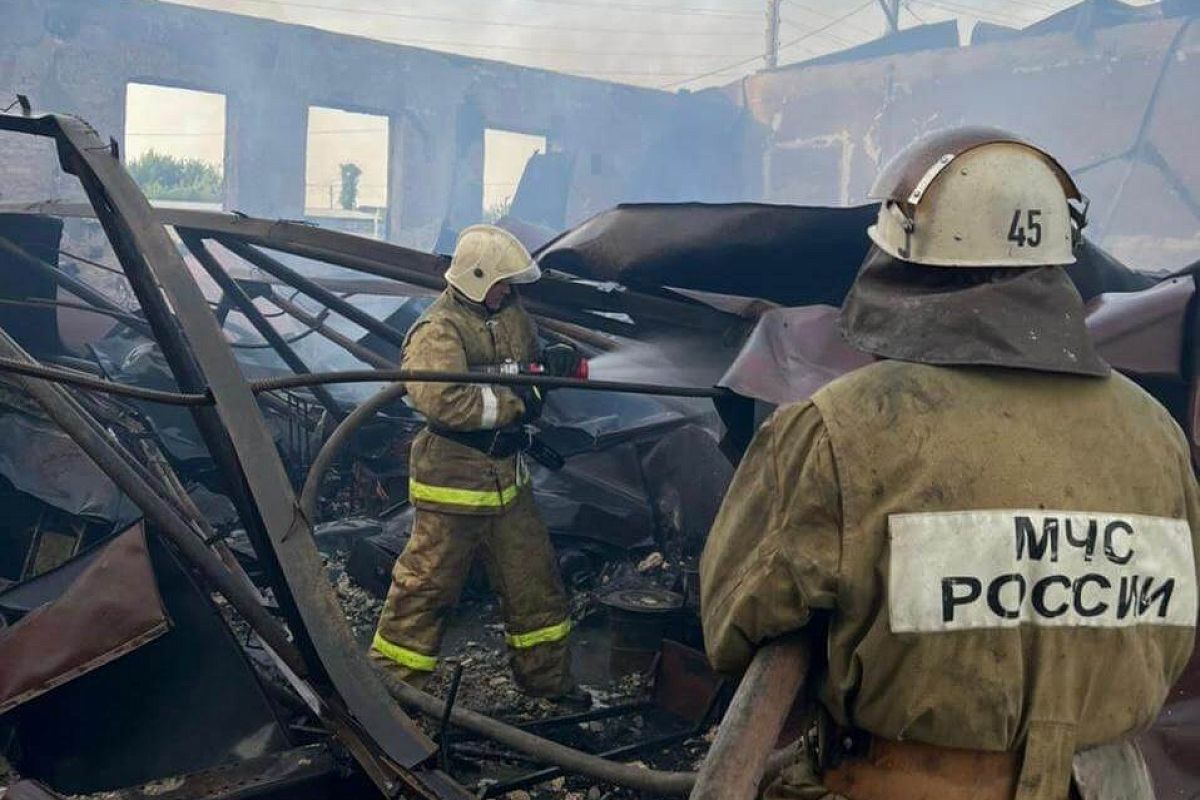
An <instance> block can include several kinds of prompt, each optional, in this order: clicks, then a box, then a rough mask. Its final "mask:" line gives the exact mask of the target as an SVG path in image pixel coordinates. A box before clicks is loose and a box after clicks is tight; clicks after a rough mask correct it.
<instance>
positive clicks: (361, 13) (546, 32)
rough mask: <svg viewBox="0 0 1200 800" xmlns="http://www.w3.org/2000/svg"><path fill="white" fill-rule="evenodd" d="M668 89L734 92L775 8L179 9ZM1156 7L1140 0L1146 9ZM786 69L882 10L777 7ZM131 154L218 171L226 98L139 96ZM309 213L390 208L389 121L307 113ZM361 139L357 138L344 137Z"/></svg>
mask: <svg viewBox="0 0 1200 800" xmlns="http://www.w3.org/2000/svg"><path fill="white" fill-rule="evenodd" d="M171 1H172V2H175V3H177V4H179V5H187V6H193V7H197V8H207V9H212V10H217V11H227V12H232V13H237V14H245V15H250V16H255V17H263V18H268V19H274V20H278V21H280V22H288V23H293V24H299V25H309V26H312V27H317V28H323V29H326V30H331V31H337V32H340V33H347V34H351V35H356V36H365V37H369V38H373V39H379V40H382V41H388V42H395V43H401V44H409V45H413V46H417V47H424V48H428V49H432V50H441V51H446V52H453V53H458V54H462V55H468V56H476V57H480V58H489V59H496V60H501V61H508V62H511V63H515V64H521V65H525V66H532V67H542V68H545V69H552V70H557V71H561V72H568V73H574V74H578V75H587V76H591V77H595V78H600V79H603V80H610V81H616V82H622V83H629V84H634V85H638V86H645V87H653V88H659V89H663V90H667V91H676V90H679V89H700V88H704V87H706V86H714V85H722V84H726V83H730V82H732V81H734V80H737V79H738V78H741V77H743V76H745V75H748V74H751V73H753V72H755V71H757V70H760V69H762V68H763V66H764V62H763V58H762V55H763V52H764V49H765V40H766V37H765V29H766V9H767V6H768V2H769V0H171ZM1075 2H1076V0H902V2H901V11H900V27H901V28H902V29H903V28H909V27H914V26H918V25H921V24H925V23H931V22H940V21H944V20H948V19H957V20H958V21H959V30H960V36H961V37H962V38H963V39H964V40H965V39H966V37H967V36H968V35H969V31H970V28H971V27H973V26H974V24H975V23H976V22H977V21H980V20H983V21H988V22H994V23H998V24H1003V25H1009V26H1013V27H1023V26H1025V25H1029V24H1031V23H1033V22H1036V21H1038V20H1039V19H1042V18H1043V17H1045V16H1048V15H1049V14H1053V13H1055V12H1057V11H1060V10H1062V9H1064V8H1068V7H1070V6H1072V5H1074V4H1075ZM1146 2H1151V0H1133V2H1132V3H1131V4H1133V5H1141V4H1144V3H1146ZM780 20H781V24H780V32H779V40H780V43H781V47H780V51H779V63H780V64H781V65H785V64H788V63H792V62H796V61H803V60H805V59H808V58H813V57H815V56H819V55H823V54H825V53H829V52H833V51H836V50H841V49H845V48H847V47H852V46H854V45H857V44H862V43H864V42H867V41H870V40H872V39H875V38H878V37H879V36H881V35H883V34H884V33H885V32H886V31H887V21H886V17H885V15H884V12H883V11H882V9H881V7H880V3H879V2H878V0H780ZM127 119H128V121H127V131H126V152H127V153H128V154H129V155H130V156H131V157H136V156H137V155H138V154H139V153H141V152H144V151H145V150H147V149H150V148H154V149H156V150H158V151H160V152H167V153H172V154H175V155H182V156H191V157H196V158H201V159H204V160H206V161H209V162H211V163H215V164H219V163H220V162H221V160H222V155H223V149H224V139H223V134H222V133H221V132H222V131H223V130H224V101H223V99H222V98H220V96H217V95H204V94H203V93H199V92H182V91H178V90H176V91H173V92H171V93H170V94H168V95H164V94H163V93H162V91H161V90H160V91H154V90H153V89H148V90H142V89H139V88H137V87H135V88H134V89H131V91H130V93H129V96H128V98H127ZM309 121H310V129H309V153H308V163H309V176H308V179H307V183H308V184H309V185H308V186H307V188H306V195H307V204H308V205H310V206H316V207H319V206H322V205H324V206H328V205H330V197H333V199H334V201H335V202H334V204H335V205H336V197H337V183H338V180H339V178H338V176H339V174H340V169H339V164H340V163H343V162H345V161H347V160H354V161H355V163H358V164H359V166H360V167H361V168H362V169H363V176H362V178H361V179H360V184H361V188H360V199H359V202H360V203H362V204H366V205H383V204H385V203H386V187H385V185H384V184H385V183H386V181H385V179H384V177H383V176H385V175H386V157H387V156H386V141H387V139H386V137H387V133H386V127H387V123H386V120H383V119H381V118H374V119H372V118H369V117H365V116H364V115H345V114H342V115H340V116H339V115H338V114H336V113H332V112H331V113H329V114H324V113H321V112H317V113H314V114H312V115H310V120H309ZM345 131H352V132H353V133H352V134H351V135H349V136H345V135H341V132H345ZM536 146H537V143H536V142H528V141H520V140H511V141H507V140H499V141H493V142H492V146H491V151H492V155H493V157H492V158H490V159H489V163H490V164H491V167H490V171H491V173H492V174H488V175H485V178H484V180H485V183H486V184H489V185H490V186H491V187H493V191H492V192H491V194H490V195H489V198H488V201H489V204H495V203H497V202H501V201H503V199H504V198H503V196H502V195H503V194H504V191H505V190H504V189H500V188H495V187H507V186H509V185H510V184H512V183H513V182H514V180H515V178H514V176H519V175H520V170H521V169H522V168H523V166H524V160H525V159H527V158H528V156H529V153H531V152H533V150H534V149H536Z"/></svg>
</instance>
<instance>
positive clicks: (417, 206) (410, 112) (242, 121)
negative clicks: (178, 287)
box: [0, 0, 742, 247]
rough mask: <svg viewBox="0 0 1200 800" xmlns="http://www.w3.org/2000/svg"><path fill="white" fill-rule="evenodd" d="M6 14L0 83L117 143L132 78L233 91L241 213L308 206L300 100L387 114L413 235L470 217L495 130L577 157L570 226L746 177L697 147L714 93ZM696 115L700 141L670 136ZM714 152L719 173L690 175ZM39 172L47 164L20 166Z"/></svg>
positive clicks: (219, 21) (395, 217)
mask: <svg viewBox="0 0 1200 800" xmlns="http://www.w3.org/2000/svg"><path fill="white" fill-rule="evenodd" d="M0 19H3V20H4V24H3V25H0V97H5V98H11V97H12V95H13V94H14V93H16V92H21V93H24V94H27V95H29V96H30V97H31V99H32V100H33V102H34V106H35V109H36V110H38V111H61V112H68V113H73V114H77V115H79V116H81V117H83V118H84V119H86V120H88V121H89V122H91V123H92V124H93V125H95V126H96V128H97V130H98V131H99V132H100V133H101V134H102V135H104V136H110V135H111V136H114V137H115V138H116V139H117V140H118V142H121V141H122V136H123V132H124V130H125V120H124V113H125V112H124V109H125V102H124V99H125V87H126V85H127V84H128V83H129V82H137V83H148V84H156V85H165V86H173V87H179V88H187V89H198V90H203V91H209V92H217V93H221V94H223V95H225V97H226V130H225V134H226V135H225V142H226V145H225V147H226V171H225V175H226V178H225V179H226V183H227V199H226V205H227V207H228V208H230V209H237V210H241V211H245V212H247V213H250V214H257V215H262V216H281V217H289V218H299V217H301V216H302V215H303V210H304V209H303V204H304V172H305V146H306V109H307V108H308V107H309V106H329V107H334V108H340V109H345V110H349V111H357V112H363V113H371V114H378V115H384V116H386V117H388V120H389V130H390V135H389V159H388V160H389V172H390V175H389V177H388V182H389V198H390V202H389V218H388V229H389V231H390V236H389V238H392V239H394V240H397V241H402V242H405V243H409V244H413V245H417V246H421V247H431V246H432V245H433V244H434V241H435V240H436V238H437V236H438V234H439V232H440V231H441V230H442V229H443V227H446V228H448V229H450V230H454V229H457V228H459V227H461V226H462V225H465V224H469V223H472V222H476V221H478V216H479V198H480V194H481V191H482V170H483V163H482V162H483V135H484V129H485V128H489V127H490V128H501V129H506V130H514V131H520V132H527V133H536V134H540V135H544V136H546V137H547V139H548V140H549V145H550V147H551V149H552V150H555V151H559V152H562V153H565V154H567V155H568V156H569V158H570V160H571V169H572V180H571V181H570V183H569V189H568V192H569V194H568V196H567V197H566V199H565V208H566V220H565V221H566V223H567V224H570V223H573V222H576V221H579V220H580V219H582V218H585V217H587V216H589V215H590V214H592V213H594V212H596V211H599V210H601V209H603V208H607V207H609V206H611V205H613V204H615V203H616V202H619V201H622V200H627V199H647V200H649V199H653V200H678V199H693V198H695V197H696V196H697V192H700V193H701V195H702V196H703V192H704V191H705V187H709V186H712V187H720V191H721V193H722V194H724V193H726V192H727V191H733V188H732V187H737V186H740V185H742V178H741V176H740V175H735V174H732V173H733V170H734V169H735V165H734V163H733V161H734V160H731V159H728V158H725V159H720V160H718V159H713V158H709V157H708V155H709V153H708V152H705V153H703V154H700V153H697V152H696V148H697V147H699V148H704V147H706V146H707V144H706V143H709V142H711V143H712V144H713V146H724V145H726V144H728V143H729V142H730V141H733V140H732V139H731V138H730V137H731V136H733V135H734V134H733V133H731V132H735V131H736V130H737V126H738V119H739V115H740V114H741V112H740V111H739V110H738V109H736V108H735V107H734V106H733V104H731V103H730V102H728V101H727V100H725V99H724V98H723V97H722V98H719V99H715V98H712V97H709V98H706V99H705V100H703V101H702V102H689V98H688V97H687V96H686V95H674V94H669V93H666V92H659V91H654V90H647V89H639V88H635V87H631V86H625V85H620V84H612V83H606V82H603V81H597V80H591V79H586V78H578V77H572V76H568V75H563V74H559V73H554V72H549V71H545V70H536V69H528V68H523V67H519V66H514V65H510V64H504V63H500V62H491V61H484V60H478V59H470V58H465V57H459V56H454V55H448V54H444V53H438V52H433V51H429V50H422V49H418V48H413V47H404V46H399V45H392V44H387V43H383V42H378V41H373V40H369V39H363V38H358V37H352V36H345V35H340V34H335V33H330V32H327V31H321V30H317V29H314V28H308V27H303V26H298V25H287V24H281V23H276V22H271V21H266V20H260V19H255V18H249V17H242V16H236V15H232V14H225V13H217V12H211V11H205V10H199V9H194V8H187V7H182V6H177V5H169V4H165V3H158V2H153V1H152V0H106V2H103V3H96V2H94V0H0ZM5 104H7V100H5V101H4V102H3V103H0V106H2V105H5ZM695 129H700V130H702V132H703V133H702V135H700V136H699V137H697V139H698V141H699V143H698V144H696V143H695V142H692V143H690V144H689V148H685V149H684V151H683V152H680V151H679V149H678V148H676V147H673V146H672V142H674V141H678V140H679V138H680V135H681V132H682V131H687V130H695ZM727 134H728V135H727ZM4 145H5V146H7V142H5V143H4ZM7 161H8V159H6V163H7ZM710 164H711V165H714V166H713V168H714V169H715V171H716V172H718V173H720V174H719V175H709V174H707V171H706V173H705V175H704V176H703V178H700V177H698V169H697V167H698V165H710ZM47 174H53V165H52V164H46V165H45V167H44V168H43V169H40V170H38V171H36V172H35V173H32V174H31V175H29V176H26V178H24V179H23V180H27V181H29V182H34V181H45V180H47V178H46V177H45V176H46V175H47ZM688 176H690V177H688ZM6 180H7V177H6ZM10 188H11V184H10ZM34 188H35V189H38V190H39V191H40V190H41V187H34ZM2 191H3V190H2V189H0V192H2ZM709 191H710V193H711V192H712V191H716V190H709ZM9 194H11V191H10V192H9ZM714 199H715V198H714ZM0 202H4V197H3V196H0Z"/></svg>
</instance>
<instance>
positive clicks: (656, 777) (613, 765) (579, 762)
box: [377, 670, 798, 797]
mask: <svg viewBox="0 0 1200 800" xmlns="http://www.w3.org/2000/svg"><path fill="white" fill-rule="evenodd" d="M377 671H378V672H379V673H380V676H381V678H382V680H383V685H384V686H385V687H386V688H387V690H388V693H389V694H390V695H391V696H392V697H394V698H395V699H396V701H397V702H398V703H400V705H402V706H407V707H409V708H410V709H414V710H416V711H419V712H420V713H422V714H425V715H426V716H429V717H432V718H433V719H441V718H442V716H443V715H444V714H445V713H446V703H445V702H444V701H442V700H440V699H438V698H436V697H434V696H433V695H431V694H426V693H425V692H422V691H421V690H420V689H415V688H413V687H412V686H409V685H408V684H406V683H404V682H403V681H400V680H398V679H397V678H395V677H394V676H392V675H390V674H388V673H387V672H385V671H383V670H377ZM450 723H451V724H452V725H454V726H456V727H459V728H463V729H465V730H468V731H471V732H472V733H476V734H478V735H480V736H482V737H484V738H486V739H489V740H491V741H493V742H496V743H498V744H502V745H504V746H505V747H509V748H512V749H513V750H515V751H517V752H518V753H524V754H525V755H528V756H532V757H533V758H534V759H536V760H537V761H539V762H542V763H545V764H550V765H553V766H556V767H560V768H561V769H563V770H564V771H566V772H569V773H572V774H575V775H583V776H585V777H588V778H592V779H593V780H597V781H601V782H603V783H607V784H611V785H613V786H623V787H625V788H627V789H633V790H634V791H637V792H642V793H644V794H648V795H655V796H660V797H686V796H687V795H688V794H689V793H690V792H691V791H692V787H693V786H695V785H696V773H694V772H665V771H662V770H655V769H649V768H648V767H639V766H634V765H633V764H624V763H621V762H618V761H609V760H608V759H605V758H600V757H599V756H594V755H592V754H590V753H584V752H582V751H580V750H575V749H574V748H571V747H567V746H566V745H563V744H559V743H558V742H554V741H551V740H549V739H543V738H542V737H540V736H536V735H534V734H532V733H529V732H527V731H523V730H521V729H520V728H515V727H513V726H512V725H509V724H507V723H504V722H501V721H500V720H496V719H492V718H491V717H487V716H484V715H483V714H480V713H478V712H475V711H471V710H470V709H468V708H463V707H462V706H461V705H455V706H454V707H453V708H452V709H451V710H450ZM797 755H798V750H797V749H796V748H795V747H794V746H789V747H785V748H783V749H782V750H776V751H775V752H774V753H772V754H771V757H770V758H769V759H768V761H767V768H766V772H765V776H766V777H765V778H764V783H765V782H766V781H768V780H770V779H771V778H773V777H774V776H775V775H777V774H778V773H779V771H780V770H782V769H783V768H784V767H786V766H787V765H788V764H790V763H791V762H792V761H794V760H795V759H796V757H797Z"/></svg>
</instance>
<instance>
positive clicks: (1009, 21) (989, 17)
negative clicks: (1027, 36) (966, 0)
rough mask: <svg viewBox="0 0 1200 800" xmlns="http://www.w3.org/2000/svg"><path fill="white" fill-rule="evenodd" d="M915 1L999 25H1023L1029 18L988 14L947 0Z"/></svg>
mask: <svg viewBox="0 0 1200 800" xmlns="http://www.w3.org/2000/svg"><path fill="white" fill-rule="evenodd" d="M914 1H915V2H920V3H924V4H925V5H927V6H932V7H934V8H940V9H941V10H942V11H949V12H951V13H952V14H968V15H970V16H972V17H975V18H976V19H981V20H984V21H985V22H992V23H995V24H997V25H1009V26H1014V25H1016V26H1021V25H1025V24H1028V22H1029V21H1028V20H1025V19H1019V18H1017V17H1011V16H1003V15H999V14H988V13H987V12H986V11H983V10H982V9H979V8H975V7H972V6H965V5H960V4H958V3H951V2H946V0H936V2H935V0H914Z"/></svg>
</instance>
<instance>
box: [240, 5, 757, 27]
mask: <svg viewBox="0 0 1200 800" xmlns="http://www.w3.org/2000/svg"><path fill="white" fill-rule="evenodd" d="M240 1H241V2H243V3H258V4H259V5H271V6H279V7H283V8H305V9H311V10H314V11H332V12H335V13H339V14H358V15H362V16H373V17H395V18H398V19H413V20H421V21H424V22H450V23H454V24H455V25H468V26H480V25H488V26H495V27H502V28H526V29H531V30H543V31H572V32H575V33H646V31H640V30H636V29H631V28H580V27H579V26H577V25H571V26H566V25H537V24H534V23H526V22H508V21H504V22H501V21H498V20H485V19H474V18H472V19H468V18H466V17H444V16H437V15H432V14H412V13H409V12H406V11H389V10H384V9H376V8H342V7H340V6H331V5H327V4H325V3H308V2H302V1H301V0H240ZM552 1H553V0H527V2H552ZM562 3H563V4H564V5H581V6H591V7H593V8H609V7H618V6H615V4H614V5H613V6H610V5H609V4H607V3H588V2H584V0H573V2H571V1H569V0H562ZM655 13H659V14H685V15H687V16H695V14H692V13H689V12H687V11H686V10H681V9H674V10H672V9H665V10H660V11H657V12H655ZM718 15H721V16H726V15H728V16H736V17H753V16H756V15H753V14H733V13H732V12H728V13H725V12H715V13H712V14H701V16H718ZM654 33H657V31H655V32H654ZM671 35H672V36H757V35H758V34H757V33H738V32H736V31H735V32H728V31H672V32H671Z"/></svg>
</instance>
